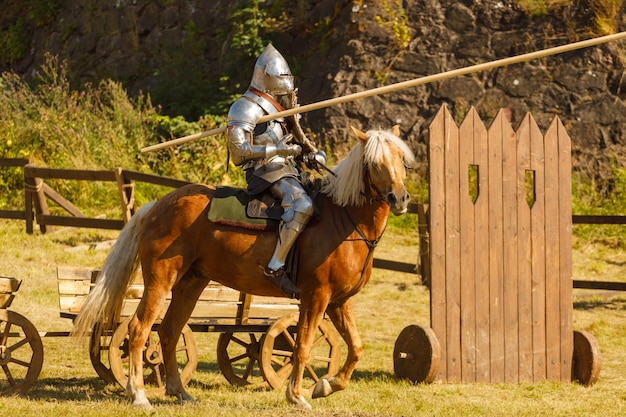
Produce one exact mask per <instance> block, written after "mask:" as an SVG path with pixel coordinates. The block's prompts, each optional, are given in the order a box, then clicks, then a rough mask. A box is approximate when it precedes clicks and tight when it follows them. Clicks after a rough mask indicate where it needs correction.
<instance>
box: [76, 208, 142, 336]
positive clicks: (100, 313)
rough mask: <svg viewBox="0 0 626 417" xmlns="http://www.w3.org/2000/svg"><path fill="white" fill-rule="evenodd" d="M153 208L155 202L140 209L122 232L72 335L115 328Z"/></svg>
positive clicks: (78, 318) (82, 334)
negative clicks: (119, 309)
mask: <svg viewBox="0 0 626 417" xmlns="http://www.w3.org/2000/svg"><path fill="white" fill-rule="evenodd" d="M153 205H154V202H150V203H148V204H144V205H143V206H141V208H140V209H139V210H138V211H137V212H136V213H135V214H134V215H133V217H131V219H130V221H129V222H128V223H127V224H126V226H124V228H123V229H122V231H121V233H120V235H119V237H118V238H117V241H116V242H115V245H113V248H112V249H111V252H110V253H109V255H108V256H107V258H106V260H105V261H104V265H103V266H102V270H101V271H100V273H99V274H98V278H97V279H96V285H95V286H94V287H93V288H92V289H91V291H90V292H89V295H88V296H87V298H86V299H85V302H84V303H83V305H82V306H81V308H80V313H79V314H78V316H77V317H76V320H75V321H74V329H73V330H72V336H79V337H80V336H87V335H89V334H90V333H91V332H92V330H93V329H94V326H95V325H96V324H97V323H99V324H100V326H99V329H101V330H103V329H110V328H112V326H113V324H114V323H113V320H114V318H115V317H114V316H115V312H116V309H117V308H118V307H119V304H120V301H121V300H122V298H123V295H124V292H125V291H126V289H127V288H128V286H129V283H130V278H131V276H132V275H133V272H135V271H136V270H137V267H138V266H139V261H138V258H137V252H138V251H139V231H140V229H141V225H142V223H143V220H144V219H145V217H146V215H147V214H148V212H149V211H150V209H151V208H152V206H153Z"/></svg>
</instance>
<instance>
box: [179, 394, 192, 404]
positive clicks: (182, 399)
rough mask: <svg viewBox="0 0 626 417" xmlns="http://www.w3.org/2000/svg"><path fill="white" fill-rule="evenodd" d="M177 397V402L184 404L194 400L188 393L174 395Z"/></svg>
mask: <svg viewBox="0 0 626 417" xmlns="http://www.w3.org/2000/svg"><path fill="white" fill-rule="evenodd" d="M176 397H177V398H178V404H181V405H182V404H185V403H195V402H196V400H195V399H194V398H193V397H192V396H191V395H189V394H187V393H184V394H178V395H177V396H176Z"/></svg>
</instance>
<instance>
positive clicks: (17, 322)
mask: <svg viewBox="0 0 626 417" xmlns="http://www.w3.org/2000/svg"><path fill="white" fill-rule="evenodd" d="M42 365H43V344H42V343H41V337H40V336H39V332H37V329H36V328H35V326H34V325H33V324H32V323H31V322H30V321H28V319H26V317H24V316H22V315H21V314H18V313H15V312H13V311H9V310H0V375H4V378H6V382H5V381H2V380H1V378H0V395H22V394H25V393H26V392H27V391H28V390H29V389H30V387H31V386H32V385H33V384H34V383H35V381H37V378H38V377H39V372H41V366H42Z"/></svg>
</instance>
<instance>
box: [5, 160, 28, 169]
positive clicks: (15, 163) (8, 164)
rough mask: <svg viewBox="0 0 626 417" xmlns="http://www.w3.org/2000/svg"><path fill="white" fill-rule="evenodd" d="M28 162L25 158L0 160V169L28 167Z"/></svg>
mask: <svg viewBox="0 0 626 417" xmlns="http://www.w3.org/2000/svg"><path fill="white" fill-rule="evenodd" d="M29 163H30V161H29V160H28V159H26V158H0V167H7V168H8V167H19V168H22V167H24V166H25V165H28V164H29Z"/></svg>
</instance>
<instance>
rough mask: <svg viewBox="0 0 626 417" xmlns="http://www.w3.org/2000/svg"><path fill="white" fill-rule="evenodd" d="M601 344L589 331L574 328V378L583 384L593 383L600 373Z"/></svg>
mask: <svg viewBox="0 0 626 417" xmlns="http://www.w3.org/2000/svg"><path fill="white" fill-rule="evenodd" d="M600 362H601V357H600V345H598V341H597V340H596V338H595V337H593V335H592V334H591V333H589V332H585V331H580V330H574V360H573V363H572V378H573V379H574V381H578V382H580V383H581V384H583V385H592V384H594V383H595V382H596V381H597V380H598V376H599V375H600Z"/></svg>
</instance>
